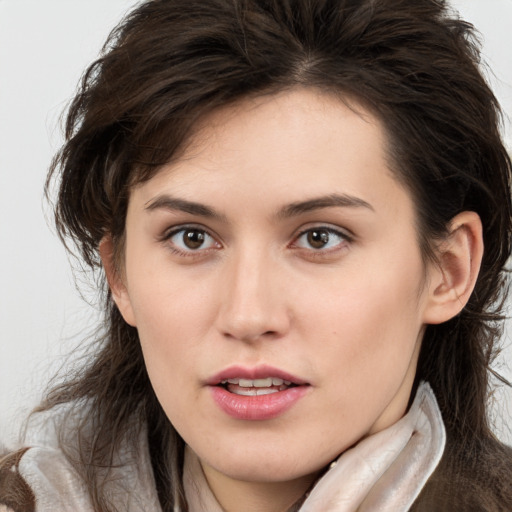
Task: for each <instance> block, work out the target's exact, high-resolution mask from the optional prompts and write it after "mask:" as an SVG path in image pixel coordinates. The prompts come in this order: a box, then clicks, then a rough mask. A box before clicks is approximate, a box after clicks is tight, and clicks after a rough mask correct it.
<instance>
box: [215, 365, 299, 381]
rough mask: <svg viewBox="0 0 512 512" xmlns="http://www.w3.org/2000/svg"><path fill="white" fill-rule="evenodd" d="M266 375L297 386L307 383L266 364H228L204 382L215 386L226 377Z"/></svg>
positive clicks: (264, 376)
mask: <svg viewBox="0 0 512 512" xmlns="http://www.w3.org/2000/svg"><path fill="white" fill-rule="evenodd" d="M267 377H277V378H279V379H283V380H287V381H290V382H291V383H292V384H296V385H297V386H300V385H303V384H307V381H305V380H304V379H301V378H300V377H297V376H295V375H292V374H291V373H288V372H286V371H284V370H281V369H279V368H275V367H273V366H268V365H259V366H255V367H253V368H249V367H246V366H230V367H228V368H225V369H224V370H222V371H220V372H219V373H216V374H215V375H213V376H212V377H210V378H209V379H208V380H207V381H206V384H207V385H208V386H217V385H219V384H220V383H221V382H222V381H226V380H228V379H237V378H240V379H250V380H255V379H265V378H267Z"/></svg>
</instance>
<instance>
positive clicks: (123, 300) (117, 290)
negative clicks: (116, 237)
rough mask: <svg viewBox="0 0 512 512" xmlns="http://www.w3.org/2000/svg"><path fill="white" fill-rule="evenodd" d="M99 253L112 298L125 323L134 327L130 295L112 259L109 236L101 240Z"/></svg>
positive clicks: (112, 247) (112, 253)
mask: <svg viewBox="0 0 512 512" xmlns="http://www.w3.org/2000/svg"><path fill="white" fill-rule="evenodd" d="M99 253H100V258H101V262H102V263H103V268H104V269H105V275H106V277H107V281H108V286H109V288H110V291H111V293H112V298H113V299H114V302H115V303H116V306H117V308H118V309H119V311H120V313H121V315H122V316H123V318H124V320H125V322H126V323H128V324H130V325H131V326H132V327H135V326H136V323H135V315H134V314H133V308H132V303H131V301H130V295H129V293H128V289H127V288H126V285H125V283H124V280H123V276H122V273H121V270H119V269H118V268H117V265H116V262H115V258H114V244H113V242H112V237H111V236H110V235H106V236H104V237H103V238H102V239H101V242H100V245H99Z"/></svg>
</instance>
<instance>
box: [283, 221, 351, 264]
mask: <svg viewBox="0 0 512 512" xmlns="http://www.w3.org/2000/svg"><path fill="white" fill-rule="evenodd" d="M315 231H316V232H323V233H326V234H328V235H329V237H330V236H331V235H334V236H336V237H338V238H339V239H340V241H339V242H338V243H336V244H335V246H334V247H328V248H324V247H320V248H314V247H311V246H310V247H300V246H298V244H297V242H298V241H299V240H300V239H301V238H302V237H304V236H306V235H309V234H312V233H314V232H315ZM352 241H353V236H351V235H349V234H348V233H346V232H345V231H342V230H340V229H335V228H333V227H331V226H322V225H319V226H312V227H309V228H307V229H303V230H302V231H301V232H300V233H299V234H298V235H297V236H296V237H295V238H294V239H293V242H292V243H291V244H290V245H291V247H294V248H296V249H297V250H305V251H308V253H310V254H311V255H312V256H313V257H325V256H327V255H329V254H332V253H334V252H338V251H340V250H342V249H343V248H346V246H347V245H348V244H350V243H351V242H352ZM330 242H331V240H330V239H328V241H327V242H326V243H327V244H329V243H330Z"/></svg>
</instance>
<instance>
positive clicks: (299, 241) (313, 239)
mask: <svg viewBox="0 0 512 512" xmlns="http://www.w3.org/2000/svg"><path fill="white" fill-rule="evenodd" d="M350 240H351V239H350V237H349V236H348V235H346V234H345V233H343V232H341V231H338V230H337V229H333V228H330V227H327V226H320V227H317V228H311V229H306V230H304V231H303V232H302V233H301V234H300V235H299V236H298V237H297V238H296V239H295V241H294V243H293V246H294V247H299V248H301V249H309V250H311V251H316V252H327V251H329V250H331V249H332V250H335V249H338V248H342V247H344V246H345V245H347V244H348V243H349V242H350Z"/></svg>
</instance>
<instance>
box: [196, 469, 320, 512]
mask: <svg viewBox="0 0 512 512" xmlns="http://www.w3.org/2000/svg"><path fill="white" fill-rule="evenodd" d="M202 468H203V472H204V475H205V477H206V481H207V482H208V485H209V487H210V489H211V491H212V493H213V494H214V496H215V498H216V500H217V501H218V503H219V505H220V506H221V508H222V510H224V511H225V512H239V511H240V506H241V504H243V510H244V512H287V511H289V510H290V508H291V507H292V506H293V505H294V504H295V503H296V502H297V501H299V500H300V499H301V498H302V497H303V496H304V495H305V493H306V492H307V491H308V489H309V488H310V487H311V485H312V484H313V482H314V481H315V480H316V478H317V475H316V474H314V475H307V476H305V477H301V478H298V479H296V480H291V481H286V482H246V481H242V480H236V479H233V478H230V477H229V476H226V475H224V474H222V473H220V472H218V471H216V470H215V469H213V468H211V467H210V466H208V465H206V464H202Z"/></svg>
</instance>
